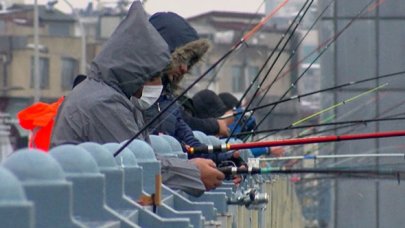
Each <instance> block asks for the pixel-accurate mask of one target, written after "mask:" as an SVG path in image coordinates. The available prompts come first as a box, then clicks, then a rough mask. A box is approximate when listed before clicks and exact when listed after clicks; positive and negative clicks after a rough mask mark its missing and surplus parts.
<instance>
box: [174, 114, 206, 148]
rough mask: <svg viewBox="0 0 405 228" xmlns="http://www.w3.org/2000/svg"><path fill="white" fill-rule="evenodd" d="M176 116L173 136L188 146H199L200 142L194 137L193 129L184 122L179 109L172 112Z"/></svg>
mask: <svg viewBox="0 0 405 228" xmlns="http://www.w3.org/2000/svg"><path fill="white" fill-rule="evenodd" d="M174 115H175V116H176V131H175V138H176V139H177V140H179V141H180V142H181V143H184V144H186V145H189V146H193V147H194V146H201V145H202V143H201V142H200V141H199V140H198V139H197V138H195V137H194V134H193V131H192V130H191V128H190V127H189V126H188V124H187V123H186V122H184V120H183V117H182V115H181V112H180V110H179V109H177V110H176V112H175V113H174Z"/></svg>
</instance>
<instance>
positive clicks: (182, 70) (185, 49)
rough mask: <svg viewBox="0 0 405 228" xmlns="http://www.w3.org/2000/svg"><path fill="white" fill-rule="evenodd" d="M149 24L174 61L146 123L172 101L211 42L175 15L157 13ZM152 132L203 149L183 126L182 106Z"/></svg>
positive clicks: (167, 114)
mask: <svg viewBox="0 0 405 228" xmlns="http://www.w3.org/2000/svg"><path fill="white" fill-rule="evenodd" d="M149 21H150V23H151V24H152V25H153V26H154V27H155V28H156V30H157V31H158V32H159V34H160V35H161V36H162V38H163V39H164V40H165V41H166V43H167V44H168V46H169V50H170V52H171V60H172V61H171V64H170V67H169V68H168V69H167V72H166V73H165V74H164V75H163V78H162V82H163V86H164V88H163V93H162V95H161V96H160V98H159V99H158V101H157V102H156V103H155V104H154V105H153V106H152V107H150V108H149V109H148V110H146V112H145V118H146V120H150V119H152V118H153V117H154V116H156V115H157V114H158V113H159V112H160V111H161V110H162V109H164V108H165V107H166V106H168V105H169V104H170V103H171V102H172V101H173V99H174V96H175V95H174V94H175V92H176V90H177V89H178V83H179V82H180V81H181V80H182V78H183V77H184V75H185V74H186V73H187V71H189V70H190V68H191V67H192V66H193V65H194V64H195V63H197V62H198V61H199V60H200V59H201V57H202V56H203V55H204V54H205V53H206V52H207V50H208V48H209V42H208V41H207V40H205V39H200V38H199V36H198V34H197V32H196V31H195V30H194V28H193V27H191V26H190V25H189V24H188V23H187V21H185V20H184V18H182V17H181V16H179V15H177V14H175V13H172V12H161V13H156V14H154V15H152V16H151V17H150V19H149ZM150 132H151V133H152V134H159V133H163V134H167V135H171V136H173V137H175V138H176V139H177V140H179V141H180V142H181V143H182V144H185V145H189V146H193V147H194V146H200V145H201V143H200V142H199V141H198V139H196V138H195V137H194V135H193V132H192V130H191V128H190V127H189V126H188V125H187V124H186V123H185V122H184V120H183V118H182V110H181V106H180V105H178V104H174V105H172V106H171V107H170V108H169V110H168V111H167V112H166V113H165V114H163V115H162V116H161V117H160V119H159V120H158V121H156V123H155V124H154V125H152V126H151V127H150Z"/></svg>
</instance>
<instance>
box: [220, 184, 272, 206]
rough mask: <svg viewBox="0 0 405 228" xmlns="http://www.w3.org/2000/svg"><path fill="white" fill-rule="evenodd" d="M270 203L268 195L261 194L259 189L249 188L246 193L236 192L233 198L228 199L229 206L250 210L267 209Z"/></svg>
mask: <svg viewBox="0 0 405 228" xmlns="http://www.w3.org/2000/svg"><path fill="white" fill-rule="evenodd" d="M268 202H269V196H268V194H267V193H260V192H258V191H257V189H254V188H249V189H247V190H245V191H239V192H236V193H235V195H234V196H233V197H231V198H228V201H227V203H228V204H229V205H238V206H245V207H246V208H247V209H249V210H262V209H266V206H267V203H268Z"/></svg>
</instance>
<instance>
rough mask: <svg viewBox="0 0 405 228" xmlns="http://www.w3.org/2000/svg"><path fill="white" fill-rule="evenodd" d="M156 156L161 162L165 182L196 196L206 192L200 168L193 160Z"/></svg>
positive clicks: (173, 187) (169, 185)
mask: <svg viewBox="0 0 405 228" xmlns="http://www.w3.org/2000/svg"><path fill="white" fill-rule="evenodd" d="M156 157H157V159H158V160H159V161H160V162H161V167H162V169H161V173H162V181H163V184H165V185H167V186H168V187H169V188H172V189H175V190H182V191H184V192H185V193H187V194H190V195H192V196H195V197H198V196H201V195H202V194H203V193H204V192H205V186H204V183H203V182H202V181H201V174H200V170H199V169H198V168H197V166H195V165H194V164H193V163H192V162H190V161H188V160H184V159H178V158H169V157H162V156H159V155H156Z"/></svg>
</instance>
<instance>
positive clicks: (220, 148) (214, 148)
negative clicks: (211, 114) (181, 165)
mask: <svg viewBox="0 0 405 228" xmlns="http://www.w3.org/2000/svg"><path fill="white" fill-rule="evenodd" d="M398 136H405V131H385V132H373V133H363V134H349V135H330V136H319V137H310V138H295V139H281V140H274V141H261V142H249V143H239V144H227V143H225V144H222V145H204V146H199V147H190V148H189V149H188V153H190V154H193V153H212V152H225V151H229V150H240V149H251V148H258V147H271V146H288V145H300V144H310V143H325V142H337V141H349V140H360V139H374V138H387V137H398Z"/></svg>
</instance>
